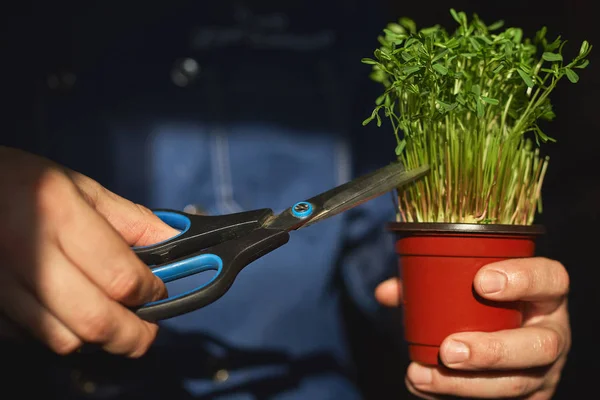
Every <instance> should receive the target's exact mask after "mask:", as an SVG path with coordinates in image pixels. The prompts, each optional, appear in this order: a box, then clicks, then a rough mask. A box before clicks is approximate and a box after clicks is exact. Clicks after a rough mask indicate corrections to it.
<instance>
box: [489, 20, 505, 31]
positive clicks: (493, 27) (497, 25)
mask: <svg viewBox="0 0 600 400" xmlns="http://www.w3.org/2000/svg"><path fill="white" fill-rule="evenodd" d="M503 26H504V21H502V20H500V21H496V22H494V23H493V24H491V25H490V26H488V30H490V31H495V30H498V29H500V28H502V27H503Z"/></svg>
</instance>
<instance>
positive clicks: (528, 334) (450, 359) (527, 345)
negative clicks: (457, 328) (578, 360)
mask: <svg viewBox="0 0 600 400" xmlns="http://www.w3.org/2000/svg"><path fill="white" fill-rule="evenodd" d="M567 345H568V337H567V334H566V332H563V331H562V329H561V327H560V326H559V325H558V324H551V323H547V324H545V325H537V326H527V327H524V328H519V329H510V330H504V331H498V332H491V333H486V332H463V333H458V334H454V335H451V336H449V337H448V338H447V339H446V340H444V342H443V343H442V345H441V347H440V358H441V360H442V362H443V363H444V365H446V366H447V367H449V368H452V369H461V370H492V369H493V370H507V369H523V368H534V367H543V366H548V365H550V364H552V363H554V362H555V361H556V360H557V359H558V358H559V357H561V356H562V355H563V353H564V352H565V351H566V349H567Z"/></svg>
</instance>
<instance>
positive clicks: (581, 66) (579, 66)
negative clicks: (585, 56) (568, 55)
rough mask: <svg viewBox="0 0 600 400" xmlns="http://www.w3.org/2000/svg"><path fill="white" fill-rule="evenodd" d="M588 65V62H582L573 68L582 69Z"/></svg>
mask: <svg viewBox="0 0 600 400" xmlns="http://www.w3.org/2000/svg"><path fill="white" fill-rule="evenodd" d="M589 63H590V61H589V60H583V62H582V63H581V64H578V65H576V66H574V67H573V68H579V69H582V68H585V67H587V66H588V65H589Z"/></svg>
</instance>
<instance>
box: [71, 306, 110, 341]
mask: <svg viewBox="0 0 600 400" xmlns="http://www.w3.org/2000/svg"><path fill="white" fill-rule="evenodd" d="M113 333H114V323H113V318H112V317H111V315H110V313H109V312H108V311H107V310H106V309H104V308H102V307H96V308H94V310H93V311H90V312H88V313H87V315H85V316H84V317H82V318H81V327H80V329H79V335H80V337H81V338H82V339H83V340H84V341H86V342H91V343H105V342H107V341H108V340H110V339H111V337H112V336H113Z"/></svg>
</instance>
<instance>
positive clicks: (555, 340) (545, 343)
mask: <svg viewBox="0 0 600 400" xmlns="http://www.w3.org/2000/svg"><path fill="white" fill-rule="evenodd" d="M537 347H538V348H539V350H540V352H541V353H542V354H543V356H544V359H545V361H546V362H548V363H552V362H554V361H556V359H558V357H559V356H560V354H561V352H562V338H561V336H560V334H559V333H558V332H557V331H555V330H553V329H548V330H547V333H546V334H544V335H541V336H540V338H539V341H538V346H537Z"/></svg>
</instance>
